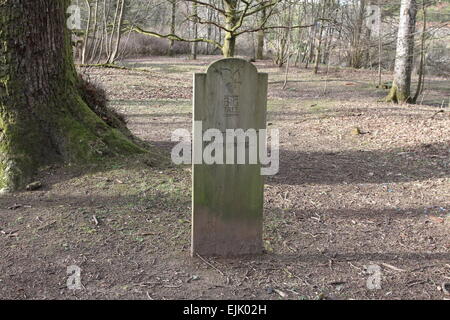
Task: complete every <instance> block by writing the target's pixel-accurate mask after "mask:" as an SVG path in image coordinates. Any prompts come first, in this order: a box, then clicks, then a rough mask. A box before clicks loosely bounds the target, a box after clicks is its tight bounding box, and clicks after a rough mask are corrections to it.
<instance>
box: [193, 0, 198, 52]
mask: <svg viewBox="0 0 450 320" xmlns="http://www.w3.org/2000/svg"><path fill="white" fill-rule="evenodd" d="M192 14H193V15H194V17H195V18H194V21H193V23H192V27H193V28H192V29H193V31H194V39H196V38H197V37H198V23H197V14H198V7H197V4H196V3H195V2H193V3H192ZM197 48H198V43H197V42H192V44H191V58H192V60H197Z"/></svg>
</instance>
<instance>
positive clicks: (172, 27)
mask: <svg viewBox="0 0 450 320" xmlns="http://www.w3.org/2000/svg"><path fill="white" fill-rule="evenodd" d="M170 3H171V13H172V14H171V17H172V18H171V20H170V33H171V34H175V23H176V10H177V3H176V0H170ZM174 43H175V41H174V40H172V39H171V40H170V42H169V49H168V51H167V54H168V55H169V56H173V45H174Z"/></svg>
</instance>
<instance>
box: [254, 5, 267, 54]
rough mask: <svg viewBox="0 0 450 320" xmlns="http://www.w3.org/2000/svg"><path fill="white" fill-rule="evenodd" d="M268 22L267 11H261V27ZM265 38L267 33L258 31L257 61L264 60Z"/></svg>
mask: <svg viewBox="0 0 450 320" xmlns="http://www.w3.org/2000/svg"><path fill="white" fill-rule="evenodd" d="M264 4H265V3H264V2H263V3H262V5H264ZM265 20H266V10H265V9H263V10H261V19H260V23H259V25H261V26H262V25H263V23H264V21H265ZM264 37H265V32H264V29H261V30H259V31H258V34H257V43H258V44H257V46H256V59H257V60H262V59H264Z"/></svg>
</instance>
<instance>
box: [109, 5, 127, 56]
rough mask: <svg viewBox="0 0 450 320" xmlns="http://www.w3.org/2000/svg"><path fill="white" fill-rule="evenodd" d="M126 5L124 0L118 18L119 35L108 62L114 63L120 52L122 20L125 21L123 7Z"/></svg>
mask: <svg viewBox="0 0 450 320" xmlns="http://www.w3.org/2000/svg"><path fill="white" fill-rule="evenodd" d="M124 7H125V0H122V2H121V5H120V12H119V16H118V20H117V35H116V42H115V45H114V49H113V51H112V53H111V56H110V57H109V59H108V63H114V61H116V59H117V53H118V52H119V45H120V40H121V39H122V37H121V36H122V22H123V9H124ZM111 37H113V34H112V35H111Z"/></svg>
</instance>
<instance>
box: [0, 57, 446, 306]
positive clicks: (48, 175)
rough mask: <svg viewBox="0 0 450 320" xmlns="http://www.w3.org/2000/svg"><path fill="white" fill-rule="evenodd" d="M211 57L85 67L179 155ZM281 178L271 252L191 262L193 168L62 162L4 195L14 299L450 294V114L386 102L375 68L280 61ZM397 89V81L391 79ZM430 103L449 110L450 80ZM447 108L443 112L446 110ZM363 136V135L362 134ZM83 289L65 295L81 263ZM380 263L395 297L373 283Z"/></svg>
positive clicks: (1, 210)
mask: <svg viewBox="0 0 450 320" xmlns="http://www.w3.org/2000/svg"><path fill="white" fill-rule="evenodd" d="M212 59H213V57H209V58H201V59H200V60H198V61H196V62H192V61H188V60H185V59H182V58H178V59H175V58H174V59H167V58H152V59H145V60H134V61H126V62H123V64H124V65H126V66H127V67H129V68H132V69H130V70H120V69H106V68H87V69H84V70H83V72H85V73H87V74H89V76H90V78H91V80H92V81H97V82H99V83H101V84H102V85H103V86H104V87H105V88H106V89H107V91H108V93H109V98H110V104H111V106H112V107H114V108H115V109H117V110H119V111H120V112H122V113H124V114H126V116H127V119H128V124H129V127H130V129H131V130H132V132H133V133H134V134H135V135H137V136H138V137H140V138H141V139H143V140H146V141H148V142H149V143H151V144H152V145H153V146H154V150H161V151H160V152H166V153H167V152H168V151H169V150H170V148H171V146H172V145H173V143H172V142H171V141H170V138H171V132H172V131H173V130H174V129H176V128H188V129H190V126H191V115H192V114H191V110H192V109H191V102H190V99H191V91H192V87H191V86H192V73H193V72H203V71H204V70H205V67H206V66H207V64H208V63H209V62H210V61H211V60H212ZM256 65H257V67H258V68H259V70H260V71H263V72H268V73H269V82H270V85H269V86H270V90H269V91H270V92H269V103H268V104H269V107H268V108H269V112H268V125H269V127H270V128H278V129H279V130H280V144H281V146H280V148H281V153H280V157H281V159H280V161H281V162H280V172H279V174H278V175H276V176H273V177H269V178H267V180H266V187H265V205H264V215H265V220H264V244H265V250H266V252H265V254H264V255H262V256H257V257H246V258H242V259H222V258H220V259H219V258H204V259H201V258H199V257H197V258H191V257H190V256H189V245H190V212H191V203H190V194H191V190H190V168H189V167H187V166H181V167H175V166H170V165H158V164H156V163H155V162H154V161H152V160H151V159H150V158H149V157H148V156H138V157H127V156H126V155H125V156H124V157H123V158H122V159H110V160H106V161H105V162H103V163H92V164H90V165H86V166H83V167H80V166H77V165H72V166H69V167H66V168H60V167H48V168H45V169H44V170H42V172H41V173H40V174H39V176H38V177H37V180H40V181H42V182H43V185H44V186H43V188H42V189H40V190H36V191H28V192H21V193H16V194H11V195H1V196H0V231H1V233H0V298H3V299H93V298H95V299H107V298H108V299H445V298H446V297H447V298H450V296H448V295H446V293H445V290H442V288H441V287H442V284H443V283H445V282H450V110H449V109H448V107H447V108H445V109H444V112H437V111H439V109H438V107H436V106H427V105H415V106H396V105H392V104H386V103H382V102H378V100H379V99H380V98H381V97H383V96H384V95H385V94H386V92H385V91H384V90H381V89H376V88H375V87H374V82H375V81H376V80H375V79H376V74H375V73H373V72H370V71H352V70H348V69H342V68H341V69H335V68H331V69H330V72H329V73H328V75H327V74H326V72H325V70H322V71H321V73H320V74H319V75H315V76H314V75H312V73H311V72H310V70H303V69H296V68H293V69H291V72H290V75H289V79H290V82H289V83H288V85H287V87H286V88H285V90H283V89H282V85H283V84H282V82H283V79H284V75H283V72H284V70H280V69H278V68H275V67H273V66H272V65H271V63H270V62H269V61H265V62H257V63H256ZM383 77H384V80H389V79H390V75H389V74H385V75H383ZM427 87H428V89H427V91H426V92H425V96H424V97H423V101H424V103H428V104H435V105H437V106H439V105H441V104H444V105H445V106H447V104H448V97H449V95H450V81H448V80H445V79H431V80H430V81H428V83H427ZM443 100H444V103H442V101H443ZM355 128H359V130H360V132H361V133H362V134H354V133H355V132H354V131H355ZM70 265H77V266H79V267H80V268H81V269H82V270H81V281H82V285H83V287H82V289H81V290H69V289H67V287H66V280H67V274H66V271H67V267H68V266H70ZM369 265H377V266H379V267H380V271H381V289H379V290H369V289H368V288H367V286H366V283H367V279H368V278H369V277H370V275H369V274H368V273H367V270H366V267H367V266H369Z"/></svg>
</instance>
